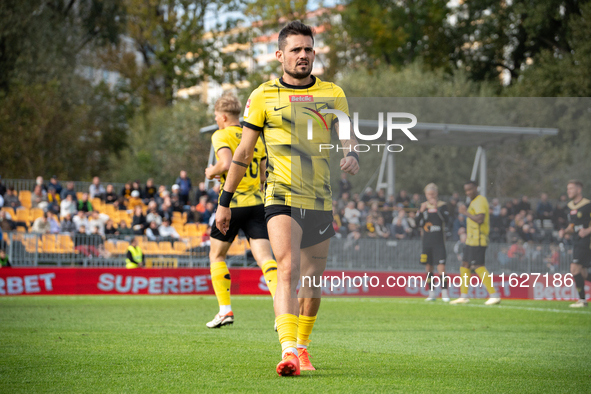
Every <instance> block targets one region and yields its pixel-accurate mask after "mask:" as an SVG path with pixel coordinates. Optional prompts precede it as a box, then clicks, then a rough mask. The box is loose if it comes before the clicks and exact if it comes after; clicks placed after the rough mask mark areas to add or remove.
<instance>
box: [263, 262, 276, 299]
mask: <svg viewBox="0 0 591 394" xmlns="http://www.w3.org/2000/svg"><path fill="white" fill-rule="evenodd" d="M263 275H264V276H265V282H267V287H268V288H269V292H271V296H272V297H273V298H275V290H277V262H276V261H275V260H269V261H267V262H266V263H264V264H263Z"/></svg>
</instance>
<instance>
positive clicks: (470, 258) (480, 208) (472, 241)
mask: <svg viewBox="0 0 591 394" xmlns="http://www.w3.org/2000/svg"><path fill="white" fill-rule="evenodd" d="M464 191H465V192H466V196H467V197H468V198H469V199H470V206H469V207H468V208H466V207H465V206H462V207H461V209H460V213H461V214H462V215H465V216H466V233H467V235H468V236H467V238H466V247H465V249H464V258H463V261H462V266H461V267H460V275H461V277H462V285H461V287H460V294H461V295H460V298H458V299H456V300H453V301H452V302H450V304H467V303H468V302H470V299H469V298H468V290H469V288H468V286H469V285H470V282H469V280H470V272H471V269H474V272H476V274H478V276H479V277H480V280H481V281H482V284H483V285H484V286H485V287H486V290H487V291H488V294H489V299H488V300H487V301H486V302H485V304H486V305H494V304H499V303H500V302H501V295H500V294H499V292H498V291H496V289H495V288H494V287H493V283H492V279H491V277H490V274H489V272H488V270H487V269H486V267H485V266H484V258H485V255H486V247H487V246H488V234H489V231H490V217H489V210H488V200H487V199H486V197H484V196H482V195H480V194H478V186H477V185H476V182H474V181H469V182H466V184H465V185H464Z"/></svg>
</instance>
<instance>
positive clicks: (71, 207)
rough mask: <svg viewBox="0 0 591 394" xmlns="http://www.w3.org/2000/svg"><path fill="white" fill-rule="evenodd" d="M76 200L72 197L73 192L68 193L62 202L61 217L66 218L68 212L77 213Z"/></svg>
mask: <svg viewBox="0 0 591 394" xmlns="http://www.w3.org/2000/svg"><path fill="white" fill-rule="evenodd" d="M76 205H77V204H76V202H75V201H74V200H73V199H72V195H71V194H67V195H66V198H65V199H64V200H62V202H61V203H60V217H62V218H64V217H66V216H67V215H68V214H70V215H72V217H73V216H74V215H76Z"/></svg>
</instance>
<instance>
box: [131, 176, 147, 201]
mask: <svg viewBox="0 0 591 394" xmlns="http://www.w3.org/2000/svg"><path fill="white" fill-rule="evenodd" d="M134 190H137V191H138V193H139V194H140V198H144V196H143V194H142V193H143V191H142V185H141V184H140V181H139V180H137V179H136V180H135V181H133V182H131V192H132V193H133V191H134Z"/></svg>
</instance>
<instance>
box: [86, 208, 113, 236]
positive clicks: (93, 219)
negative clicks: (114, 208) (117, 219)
mask: <svg viewBox="0 0 591 394" xmlns="http://www.w3.org/2000/svg"><path fill="white" fill-rule="evenodd" d="M108 220H109V215H106V214H104V213H100V212H99V211H93V212H92V213H91V214H90V218H89V220H88V225H89V226H90V228H92V229H94V228H95V227H97V228H98V229H99V233H100V234H101V235H105V223H107V221H108Z"/></svg>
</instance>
